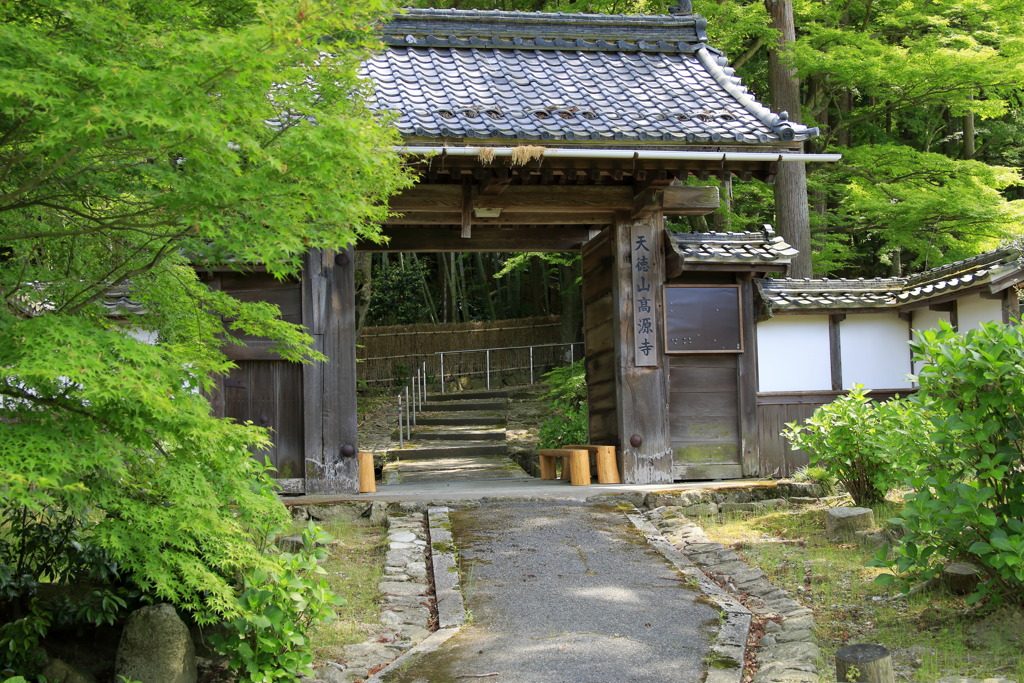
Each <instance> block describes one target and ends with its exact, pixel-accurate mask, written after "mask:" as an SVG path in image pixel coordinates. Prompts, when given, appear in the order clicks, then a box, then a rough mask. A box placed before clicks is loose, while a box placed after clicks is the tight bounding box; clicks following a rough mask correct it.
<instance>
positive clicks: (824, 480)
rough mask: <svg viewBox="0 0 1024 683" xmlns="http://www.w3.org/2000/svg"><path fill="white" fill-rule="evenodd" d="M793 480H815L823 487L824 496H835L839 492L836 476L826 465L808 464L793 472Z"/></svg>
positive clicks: (822, 493) (814, 481)
mask: <svg viewBox="0 0 1024 683" xmlns="http://www.w3.org/2000/svg"><path fill="white" fill-rule="evenodd" d="M793 481H798V482H813V483H815V484H817V485H818V487H819V488H820V489H821V495H822V496H834V495H836V493H838V490H839V489H838V484H839V482H838V481H837V480H836V478H835V476H834V475H833V474H832V473H831V472H829V471H828V470H827V469H826V468H824V467H817V466H812V465H808V466H806V467H801V468H799V469H798V470H796V471H795V472H793Z"/></svg>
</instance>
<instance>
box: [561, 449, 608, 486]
mask: <svg viewBox="0 0 1024 683" xmlns="http://www.w3.org/2000/svg"><path fill="white" fill-rule="evenodd" d="M566 448H585V449H587V451H589V452H590V454H591V455H593V456H594V461H595V463H594V464H595V465H596V466H597V483H598V484H620V483H622V482H621V480H620V479H619V464H618V463H617V462H616V461H615V446H579V445H573V446H566Z"/></svg>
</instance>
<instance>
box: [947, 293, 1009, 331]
mask: <svg viewBox="0 0 1024 683" xmlns="http://www.w3.org/2000/svg"><path fill="white" fill-rule="evenodd" d="M1002 320H1003V305H1002V302H1001V301H1000V300H999V299H982V298H981V295H979V294H972V295H970V296H965V297H964V298H962V299H957V300H956V323H957V330H958V331H960V332H966V331H967V330H974V329H977V328H979V327H981V323H988V322H993V321H995V322H1002Z"/></svg>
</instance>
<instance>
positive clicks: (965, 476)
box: [874, 323, 1024, 602]
mask: <svg viewBox="0 0 1024 683" xmlns="http://www.w3.org/2000/svg"><path fill="white" fill-rule="evenodd" d="M912 348H913V350H914V353H915V360H919V361H922V362H923V364H924V365H923V366H922V370H921V373H920V375H919V377H918V382H919V384H920V389H919V390H918V392H917V394H916V395H914V396H913V397H912V399H911V406H912V407H913V410H914V411H915V412H916V413H917V415H918V416H919V418H920V419H922V420H926V421H927V422H928V423H929V425H930V427H931V430H932V439H931V440H932V448H930V449H927V450H925V451H923V465H924V468H923V470H922V472H921V474H920V475H919V476H917V477H916V478H915V479H914V481H913V483H914V488H915V492H914V493H912V494H911V495H909V496H907V498H906V504H905V506H904V508H903V511H902V513H901V516H900V517H899V518H898V519H896V520H893V521H894V523H897V524H899V525H900V526H902V527H904V528H905V529H906V534H905V535H904V537H903V538H902V541H901V545H900V546H899V547H898V548H897V549H896V557H895V560H894V561H891V562H890V561H889V560H887V559H886V558H885V557H883V556H881V555H880V556H879V557H878V558H876V561H875V562H874V564H876V566H883V565H884V566H890V567H891V568H892V569H893V570H894V571H895V572H896V573H897V574H900V575H903V577H904V578H905V579H906V580H907V581H911V582H912V581H920V580H922V579H927V578H931V577H934V576H937V575H938V574H939V573H941V571H942V568H943V566H944V565H945V564H946V563H947V562H949V561H953V560H968V561H971V562H974V563H976V564H978V565H979V566H981V567H983V568H984V569H985V570H986V572H987V573H988V578H989V580H988V581H984V582H982V584H981V587H980V588H979V590H978V592H977V593H975V594H974V595H972V596H971V598H970V599H971V601H976V600H978V599H980V598H982V597H984V596H985V595H986V594H992V595H993V596H994V597H996V598H997V599H1002V598H1012V599H1014V600H1016V601H1019V602H1020V601H1024V591H1022V590H1021V585H1022V584H1024V454H1022V453H1024V451H1022V449H1024V371H1022V369H1024V330H1022V328H1021V327H1020V325H1002V324H998V323H987V324H985V325H983V326H982V328H981V329H978V330H971V331H968V332H966V333H965V334H957V333H956V332H954V331H953V330H952V328H950V327H949V326H948V325H943V326H942V328H941V329H939V330H929V331H924V332H921V333H919V334H918V336H917V338H916V340H915V341H914V342H913V343H912ZM892 578H893V577H892V575H883V578H881V579H880V580H881V581H883V582H885V581H891V580H892Z"/></svg>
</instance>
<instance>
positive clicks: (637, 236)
mask: <svg viewBox="0 0 1024 683" xmlns="http://www.w3.org/2000/svg"><path fill="white" fill-rule="evenodd" d="M662 241H663V219H662V215H661V213H660V212H657V211H656V212H653V213H651V214H648V215H646V216H644V217H641V218H634V219H628V218H623V219H621V220H619V221H617V223H616V225H615V226H614V228H613V241H612V251H613V263H614V264H615V268H614V272H613V274H612V301H613V302H614V305H615V306H617V307H618V311H617V313H616V314H615V315H613V316H612V325H613V327H614V331H615V355H616V357H617V362H616V371H615V375H616V376H615V392H616V408H617V410H616V413H617V415H616V422H617V425H616V426H617V430H616V431H617V432H618V437H619V450H618V452H619V453H620V454H621V462H622V480H623V482H624V483H626V484H662V483H671V482H672V444H671V441H670V439H669V429H668V371H667V360H666V357H665V355H664V349H663V348H662V347H663V340H662V336H663V331H662V325H663V321H664V317H665V314H664V294H663V290H662V285H663V284H664V280H665V254H664V248H663V244H662Z"/></svg>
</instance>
